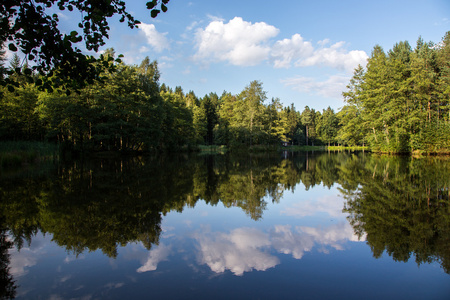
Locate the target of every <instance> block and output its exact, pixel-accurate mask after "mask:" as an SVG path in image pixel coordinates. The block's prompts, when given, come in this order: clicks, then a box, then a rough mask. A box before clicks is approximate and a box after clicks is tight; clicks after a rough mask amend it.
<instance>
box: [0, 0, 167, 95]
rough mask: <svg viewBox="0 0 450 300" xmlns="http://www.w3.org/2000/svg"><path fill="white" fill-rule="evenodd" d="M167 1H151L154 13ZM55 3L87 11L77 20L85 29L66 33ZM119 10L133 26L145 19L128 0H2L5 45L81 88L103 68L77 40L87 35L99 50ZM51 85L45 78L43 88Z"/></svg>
mask: <svg viewBox="0 0 450 300" xmlns="http://www.w3.org/2000/svg"><path fill="white" fill-rule="evenodd" d="M168 2H169V0H153V1H149V2H147V4H146V5H147V9H149V10H151V12H150V14H151V16H152V17H153V18H154V17H156V16H157V15H158V13H159V12H160V11H163V12H165V11H167V6H166V4H167V3H168ZM55 8H58V9H59V10H65V9H67V10H69V11H73V10H74V9H75V10H78V11H79V12H80V14H81V16H82V18H80V19H81V21H80V23H79V24H78V27H79V30H81V31H82V34H81V35H80V33H79V32H78V31H77V30H73V31H71V32H70V33H69V34H63V33H61V31H60V29H59V28H58V22H59V17H58V14H56V13H55V14H52V15H49V11H50V10H55ZM114 15H119V16H120V17H121V19H120V22H125V21H127V24H128V26H129V27H130V28H134V27H137V26H138V25H139V23H140V22H139V21H138V20H136V19H134V17H133V16H132V15H131V14H129V13H128V12H127V10H126V7H125V2H124V1H121V0H36V1H28V0H15V1H2V4H0V16H1V17H0V44H1V45H4V44H7V47H8V49H9V50H11V51H13V52H17V51H19V50H20V51H21V52H22V53H23V54H24V55H25V57H26V58H27V59H28V60H29V61H32V62H34V63H35V65H34V66H33V67H32V69H33V70H35V71H37V72H38V73H39V74H41V75H46V76H48V77H51V76H52V75H53V74H52V73H53V72H56V73H57V74H58V76H59V77H60V79H61V80H62V82H63V83H64V84H65V85H70V86H72V87H75V88H77V87H80V86H83V85H84V84H85V82H86V81H88V82H89V81H92V80H94V79H96V78H97V77H98V74H99V72H100V70H99V65H95V64H94V62H95V61H97V60H96V59H94V58H93V57H92V56H90V57H88V56H86V55H84V54H83V53H82V51H81V50H80V49H79V47H77V46H76V44H77V43H79V42H81V41H82V40H84V41H85V46H86V48H87V50H94V51H96V52H97V51H98V49H99V47H100V46H103V45H104V44H105V39H107V38H108V37H109V36H108V32H109V29H110V27H109V25H108V18H110V17H112V16H114ZM29 73H30V71H27V74H29ZM48 77H46V78H47V79H48ZM0 83H1V84H2V85H6V84H11V82H10V81H8V80H7V79H6V80H3V79H2V80H1V82H0ZM39 83H41V82H39ZM51 85H52V83H51V82H50V81H48V80H44V82H43V87H44V88H47V89H50V88H51ZM53 85H54V83H53Z"/></svg>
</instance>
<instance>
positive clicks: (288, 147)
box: [281, 146, 326, 151]
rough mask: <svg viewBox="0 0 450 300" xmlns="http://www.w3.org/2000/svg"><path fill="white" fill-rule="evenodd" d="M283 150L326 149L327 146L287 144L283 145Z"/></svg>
mask: <svg viewBox="0 0 450 300" xmlns="http://www.w3.org/2000/svg"><path fill="white" fill-rule="evenodd" d="M281 150H287V151H325V150H326V147H325V146H287V147H282V148H281Z"/></svg>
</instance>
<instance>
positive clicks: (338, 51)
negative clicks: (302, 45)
mask: <svg viewBox="0 0 450 300" xmlns="http://www.w3.org/2000/svg"><path fill="white" fill-rule="evenodd" d="M344 45H345V43H344V42H338V43H335V44H333V45H331V46H330V47H323V48H320V49H317V50H315V51H314V53H313V54H312V55H310V56H307V57H305V58H302V59H300V60H298V61H297V62H296V63H295V65H296V66H298V67H304V66H327V67H332V68H336V69H339V70H345V71H348V72H353V70H354V69H355V68H356V67H357V66H358V65H363V66H365V65H366V62H367V59H368V58H369V56H368V55H367V53H366V52H364V51H361V50H352V51H350V52H348V51H347V50H345V48H344Z"/></svg>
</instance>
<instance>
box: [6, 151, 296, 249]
mask: <svg viewBox="0 0 450 300" xmlns="http://www.w3.org/2000/svg"><path fill="white" fill-rule="evenodd" d="M299 181H300V177H299V171H298V169H297V167H296V166H295V165H294V164H293V163H292V162H291V161H289V160H282V159H281V158H279V157H278V156H276V157H271V158H270V159H268V157H267V156H266V155H262V156H258V155H253V156H251V157H240V158H231V157H228V156H225V157H223V156H199V157H197V156H193V157H191V156H175V157H171V158H170V159H168V158H164V157H159V158H157V159H150V158H146V159H138V158H135V159H128V160H114V159H109V160H107V159H98V160H93V161H89V162H83V163H81V162H72V163H65V164H61V165H60V166H59V167H58V168H56V169H55V172H54V173H53V174H52V175H50V176H48V177H43V176H41V177H39V178H33V177H31V178H22V179H17V178H16V179H6V180H3V181H2V183H3V182H4V184H2V189H0V193H1V196H2V203H0V209H1V210H2V211H4V212H7V213H6V214H5V215H7V219H6V223H7V224H8V227H9V229H10V233H11V235H12V236H13V237H14V239H15V242H16V245H17V246H18V248H19V249H20V248H21V247H22V244H23V241H27V242H28V243H29V242H30V241H31V237H32V236H33V235H34V234H36V232H37V231H38V230H41V231H42V232H44V233H51V234H52V236H53V240H54V241H55V242H56V243H57V244H58V245H60V246H63V247H65V248H66V249H67V250H68V251H71V252H73V253H75V254H80V253H82V252H83V251H86V250H89V251H95V250H99V249H100V250H102V251H103V252H104V253H105V254H107V255H108V256H111V257H115V256H116V255H117V247H118V246H122V245H126V244H127V243H129V242H142V243H143V244H144V245H145V246H146V247H147V248H148V249H150V248H151V245H152V244H158V241H159V236H160V234H161V227H160V224H161V220H162V216H163V214H166V213H168V212H170V211H179V212H181V211H182V210H183V208H184V207H185V206H191V207H193V206H195V204H196V202H197V201H198V200H199V199H203V200H205V201H206V202H207V203H209V204H211V205H215V204H217V203H219V202H222V203H223V204H224V205H225V206H227V207H231V206H237V207H240V208H241V209H242V210H243V211H244V212H245V213H246V214H248V215H249V216H250V217H251V218H253V219H255V220H258V219H260V218H261V217H262V215H263V212H264V210H265V208H266V205H267V202H266V197H267V196H268V197H270V198H271V199H272V201H274V202H277V201H279V200H280V199H281V197H282V194H283V191H284V190H285V189H290V188H293V187H294V186H295V185H296V184H297V183H298V182H299Z"/></svg>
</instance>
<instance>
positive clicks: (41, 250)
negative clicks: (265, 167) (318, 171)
mask: <svg viewBox="0 0 450 300" xmlns="http://www.w3.org/2000/svg"><path fill="white" fill-rule="evenodd" d="M337 194H338V193H337V191H336V190H333V189H324V188H321V187H316V188H312V189H310V190H309V191H307V192H306V191H304V190H296V191H295V193H290V192H286V193H285V196H284V198H283V199H281V201H280V203H275V204H272V203H270V200H269V201H268V205H267V207H268V209H267V210H266V211H265V212H264V215H263V218H262V219H261V220H259V221H253V220H251V219H250V218H249V217H248V216H247V215H246V214H245V212H243V211H242V209H240V208H238V207H233V208H230V209H227V208H224V207H223V206H222V205H221V204H218V205H217V206H209V205H207V204H205V203H204V202H201V201H200V202H198V203H197V204H196V207H195V208H186V209H185V210H184V211H183V213H181V214H180V213H178V212H173V213H168V214H167V215H166V216H164V217H163V222H162V224H161V226H162V229H163V233H162V235H161V237H160V242H159V244H158V245H153V246H152V247H151V249H150V250H147V249H145V247H144V246H143V245H142V244H141V243H130V244H128V245H127V246H126V247H119V249H118V253H119V254H118V257H117V259H110V258H107V257H105V256H104V255H103V254H101V252H100V251H96V252H93V253H89V252H85V253H83V254H82V255H80V256H78V257H75V256H74V255H71V254H68V253H66V251H65V250H64V249H62V248H59V247H58V246H56V245H55V244H54V243H53V242H51V236H49V235H47V236H45V237H44V236H43V235H41V234H38V235H37V236H36V237H35V238H33V242H32V243H31V245H30V246H29V247H28V246H27V247H24V248H23V249H22V250H21V251H20V252H16V251H11V273H12V274H13V275H14V276H15V278H16V279H17V280H18V285H20V286H21V287H20V288H19V291H18V298H20V297H25V298H27V297H31V295H43V296H42V297H41V298H46V299H68V298H77V299H90V298H92V299H96V298H104V297H106V298H116V299H120V298H121V297H122V298H127V295H128V293H129V292H130V290H132V289H137V290H147V291H148V290H150V289H151V290H152V291H155V290H158V289H160V290H162V289H166V291H167V288H169V289H170V282H172V281H173V280H174V279H173V278H177V280H178V282H180V281H189V280H190V281H189V282H190V286H189V288H191V286H192V285H195V284H197V283H196V281H195V278H197V279H198V278H202V280H203V281H204V282H209V281H210V280H213V279H212V278H222V279H223V278H227V276H231V277H233V278H234V279H235V280H242V281H243V282H245V280H249V279H248V278H249V277H250V278H251V277H252V276H251V275H250V274H252V275H255V276H256V275H258V276H262V274H264V275H266V274H267V276H269V278H272V277H270V276H274V275H271V274H274V273H277V272H278V271H275V270H277V269H278V270H280V269H284V270H285V269H286V268H291V269H290V270H293V271H292V272H294V273H292V275H293V276H294V275H295V276H297V275H298V276H299V278H298V279H299V280H301V278H303V279H304V277H301V276H305V274H303V275H302V273H301V272H302V270H303V268H306V267H308V265H311V266H312V268H313V269H314V270H316V269H317V270H323V269H326V270H328V268H329V266H328V265H327V266H325V265H324V264H325V263H322V265H321V263H320V259H319V260H318V259H317V257H318V256H319V257H323V256H324V255H326V257H327V259H322V260H323V261H327V260H328V261H331V260H333V261H335V265H339V267H336V272H338V273H340V272H344V273H345V272H346V268H348V269H349V270H353V271H354V272H353V273H355V274H356V273H357V272H360V271H361V270H360V269H358V268H360V266H361V262H362V264H365V263H367V262H370V263H372V265H373V258H372V255H371V253H370V250H367V249H366V248H367V247H362V246H365V245H364V244H362V243H353V242H357V241H358V238H357V237H356V236H355V235H354V232H353V228H352V227H351V226H350V225H349V224H348V222H347V220H346V219H345V218H346V215H345V214H343V213H342V207H343V199H342V198H341V197H338V196H337ZM363 239H364V238H363ZM355 248H357V249H366V250H364V251H366V252H367V255H366V256H367V258H366V259H365V260H362V259H360V258H358V257H357V256H356V258H355V257H354V253H355V252H354V249H355ZM352 251H353V252H352ZM366 252H364V253H366ZM342 257H349V259H348V260H347V261H346V262H345V263H341V262H340V261H339V259H340V258H342ZM312 258H314V259H316V260H313V262H311V259H312ZM357 259H359V260H357ZM353 261H355V263H354V265H351V263H352V262H353ZM391 261H392V260H391V259H390V258H389V262H391ZM411 263H412V264H414V262H413V261H412V262H411ZM286 265H288V266H286ZM300 265H301V266H302V267H299V266H300ZM414 267H415V266H414ZM421 268H423V267H422V266H421ZM304 270H307V269H304ZM310 270H311V269H310ZM380 270H381V271H378V272H380V273H378V275H377V276H378V277H377V278H380V276H379V274H381V273H383V272H385V269H384V267H382V268H380ZM262 271H265V272H262ZM272 271H274V272H272ZM305 272H307V271H305ZM327 272H328V271H327ZM333 272H334V271H333ZM349 272H350V271H349ZM399 272H400V273H401V272H403V271H401V270H400V271H399ZM399 272H397V273H392V274H394V275H395V274H397V275H398V274H399ZM309 274H311V272H310V273H308V275H307V276H309ZM321 274H322V273H321ZM330 274H331V273H330ZM203 275H204V277H201V276H203ZM212 275H213V276H212ZM322 275H323V274H322ZM350 275H351V274H350ZM350 275H349V274H348V273H347V276H350ZM394 275H393V276H394ZM397 275H395V276H397ZM177 276H178V277H177ZM279 276H280V275H279ZM283 276H284V275H283ZM295 276H294V277H295ZM324 276H325V275H324ZM362 276H368V275H367V274H365V275H364V274H362ZM193 278H194V279H193ZM268 280H270V281H271V282H272V281H273V284H274V285H277V284H281V283H280V282H277V281H276V279H273V280H272V279H268ZM405 280H406V279H405ZM235 283H236V282H235ZM165 284H167V286H165ZM317 284H320V283H317ZM340 284H342V282H341V283H340ZM148 295H150V294H148ZM148 298H150V296H149V297H148ZM156 298H158V297H156Z"/></svg>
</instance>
